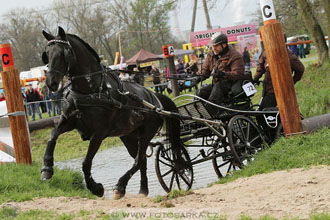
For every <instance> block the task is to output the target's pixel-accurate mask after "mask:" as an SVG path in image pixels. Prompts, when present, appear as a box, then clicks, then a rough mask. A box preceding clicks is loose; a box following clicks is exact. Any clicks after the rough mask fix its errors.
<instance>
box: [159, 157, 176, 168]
mask: <svg viewBox="0 0 330 220" xmlns="http://www.w3.org/2000/svg"><path fill="white" fill-rule="evenodd" d="M159 162H161V163H162V164H164V165H166V166H168V167H173V165H172V164H168V163H166V162H164V161H162V160H161V159H159Z"/></svg>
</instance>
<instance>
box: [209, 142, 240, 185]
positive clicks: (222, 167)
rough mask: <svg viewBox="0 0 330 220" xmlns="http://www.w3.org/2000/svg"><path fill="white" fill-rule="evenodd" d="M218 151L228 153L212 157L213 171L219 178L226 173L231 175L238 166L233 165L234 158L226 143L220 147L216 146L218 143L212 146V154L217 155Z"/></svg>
mask: <svg viewBox="0 0 330 220" xmlns="http://www.w3.org/2000/svg"><path fill="white" fill-rule="evenodd" d="M219 144H221V143H219ZM219 153H222V154H223V153H228V155H227V154H226V155H225V156H217V157H215V158H213V159H212V164H213V168H214V171H215V173H216V174H217V176H218V178H219V179H220V178H223V177H225V176H227V175H231V174H232V172H233V171H234V170H236V169H238V167H237V166H235V163H234V161H235V160H234V157H233V155H232V153H231V149H230V147H229V146H228V144H224V146H220V147H218V144H216V145H215V146H214V151H213V155H217V154H219Z"/></svg>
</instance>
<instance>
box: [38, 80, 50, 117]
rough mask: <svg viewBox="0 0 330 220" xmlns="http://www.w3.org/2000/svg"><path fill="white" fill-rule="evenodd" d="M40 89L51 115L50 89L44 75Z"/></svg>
mask: <svg viewBox="0 0 330 220" xmlns="http://www.w3.org/2000/svg"><path fill="white" fill-rule="evenodd" d="M39 89H40V90H39V92H40V94H41V96H42V99H43V101H44V104H45V106H46V111H47V113H48V116H49V117H51V114H52V113H51V109H52V103H51V102H50V101H49V89H48V87H47V85H46V82H45V80H44V79H43V78H42V77H41V78H40V83H39Z"/></svg>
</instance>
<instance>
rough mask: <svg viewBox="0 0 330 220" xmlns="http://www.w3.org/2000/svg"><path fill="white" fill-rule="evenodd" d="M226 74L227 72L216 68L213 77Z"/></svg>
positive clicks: (220, 76) (221, 76)
mask: <svg viewBox="0 0 330 220" xmlns="http://www.w3.org/2000/svg"><path fill="white" fill-rule="evenodd" d="M225 75H226V73H225V72H222V71H220V70H215V71H214V74H213V77H214V78H217V79H219V78H223V77H224V76H225Z"/></svg>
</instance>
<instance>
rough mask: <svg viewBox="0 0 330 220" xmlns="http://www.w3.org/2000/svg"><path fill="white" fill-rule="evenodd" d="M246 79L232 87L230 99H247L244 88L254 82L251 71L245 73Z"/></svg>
mask: <svg viewBox="0 0 330 220" xmlns="http://www.w3.org/2000/svg"><path fill="white" fill-rule="evenodd" d="M244 76H245V78H244V79H241V80H238V81H237V82H236V83H234V85H233V86H232V87H231V90H230V92H229V94H228V97H229V98H231V99H233V98H234V99H242V98H243V99H245V98H247V96H246V94H245V92H244V90H243V88H242V86H243V85H245V84H246V83H249V82H252V73H251V71H246V72H244Z"/></svg>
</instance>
